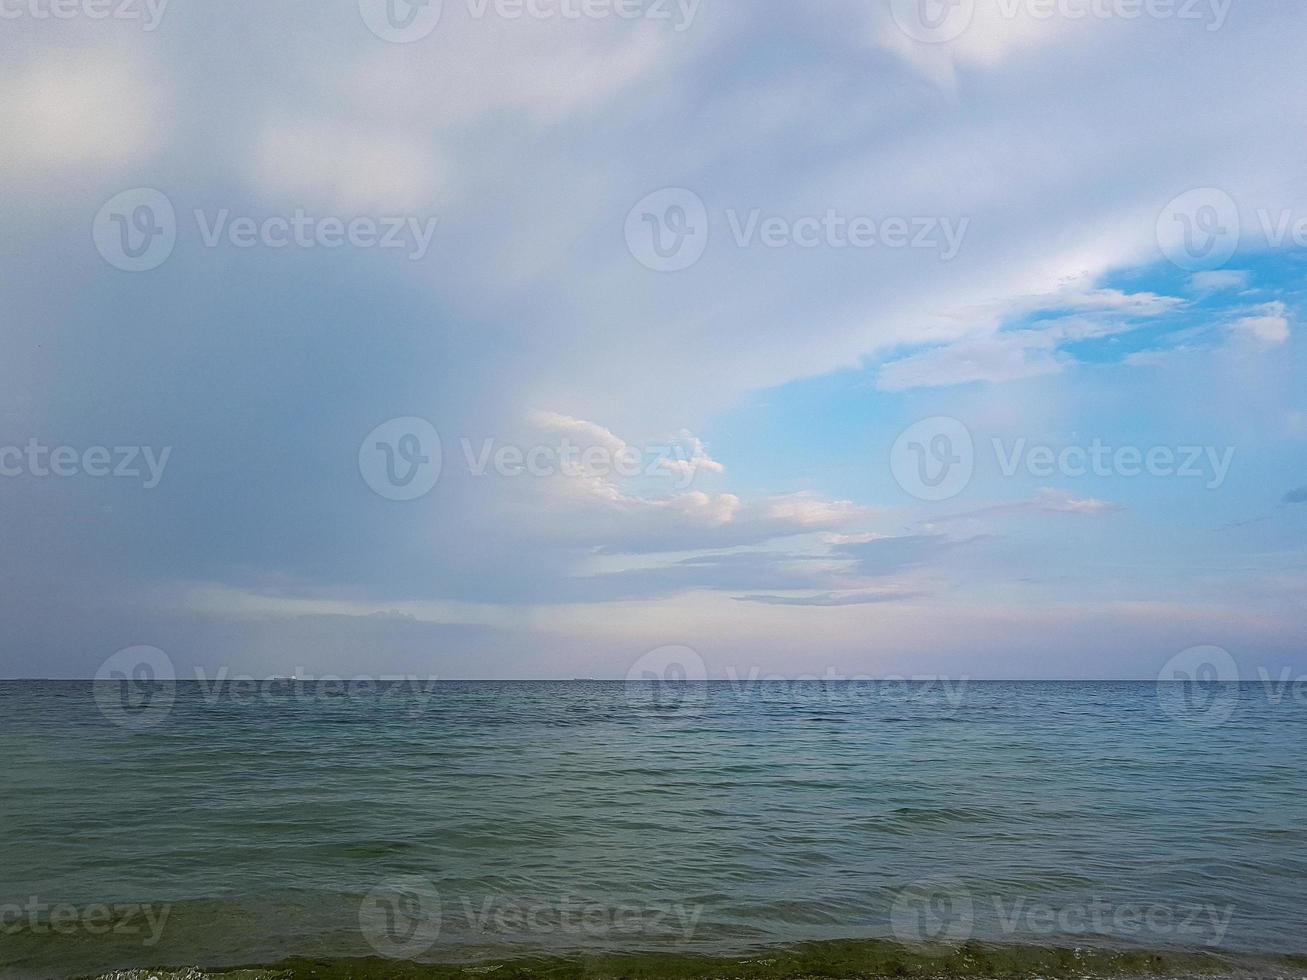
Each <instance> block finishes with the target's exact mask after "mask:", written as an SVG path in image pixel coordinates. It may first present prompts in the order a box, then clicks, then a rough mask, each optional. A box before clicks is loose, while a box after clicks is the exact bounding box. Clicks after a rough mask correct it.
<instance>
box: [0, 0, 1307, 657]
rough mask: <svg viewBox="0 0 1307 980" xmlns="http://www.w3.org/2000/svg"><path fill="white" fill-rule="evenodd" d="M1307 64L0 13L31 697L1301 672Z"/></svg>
mask: <svg viewBox="0 0 1307 980" xmlns="http://www.w3.org/2000/svg"><path fill="white" fill-rule="evenodd" d="M1305 45H1307V10H1303V9H1301V8H1300V5H1298V4H1278V3H1275V4H1273V3H1266V2H1253V0H1233V2H1230V0H1197V2H1194V0H1173V2H1172V0H1148V2H1145V0H1093V2H1091V0H1060V2H1049V0H975V2H974V3H972V2H970V0H955V2H952V3H947V2H936V0H922V2H921V3H918V0H904V2H899V0H893V2H891V0H813V2H811V3H801V4H796V3H790V2H784V3H782V2H771V0H749V2H743V0H699V2H693V0H586V2H584V3H583V2H582V0H531V2H530V3H526V2H516V0H444V2H443V4H442V3H440V2H439V0H430V2H428V3H426V4H424V5H420V6H415V7H411V6H409V5H408V4H407V3H406V2H405V0H361V2H360V0H330V2H324V0H313V2H311V3H310V2H307V0H225V2H223V3H221V4H214V3H200V2H196V0H171V3H165V2H163V0H152V2H150V3H147V2H146V0H0V49H2V51H3V55H2V56H0V214H3V222H2V223H0V258H2V259H3V264H4V270H5V271H4V275H3V276H2V277H0V332H2V333H0V336H3V348H2V349H0V474H2V475H0V508H3V520H2V521H0V554H2V555H3V558H2V559H0V612H2V613H3V617H4V626H5V628H4V631H3V632H4V639H3V641H2V642H0V677H4V676H7V677H28V676H58V677H89V676H93V675H95V674H96V671H97V669H98V668H99V667H100V665H101V664H102V663H103V662H104V661H105V659H106V658H108V657H109V656H110V655H111V654H113V653H114V652H115V651H117V650H120V649H122V648H128V647H133V646H137V645H149V646H154V647H158V648H160V649H162V650H165V651H166V652H167V654H168V655H169V657H170V658H171V659H172V661H173V662H174V663H175V664H176V665H177V669H178V671H179V672H182V673H183V675H184V676H190V672H191V671H192V670H193V669H194V668H196V667H201V668H203V669H205V670H208V671H216V670H218V669H220V668H227V669H230V670H232V671H234V672H248V673H252V674H255V675H257V676H264V675H268V674H289V673H291V672H292V671H296V670H299V671H301V672H302V673H305V674H307V675H321V674H324V673H328V672H343V673H349V674H371V675H384V674H390V673H421V674H423V675H438V676H441V677H451V678H475V677H493V678H499V677H523V678H535V677H565V678H570V677H574V676H593V677H614V678H621V677H625V676H626V675H627V673H628V671H629V670H630V669H632V667H633V665H638V664H640V663H642V662H644V661H642V660H641V658H642V657H644V656H645V655H646V654H647V653H648V652H649V651H655V650H658V649H661V648H664V647H667V646H675V647H689V648H691V649H692V650H694V651H696V652H697V656H699V657H701V658H702V662H703V664H704V665H705V670H706V672H707V674H708V675H709V676H714V677H721V676H730V675H731V674H732V672H734V673H735V674H737V675H740V676H747V675H748V674H749V673H750V672H751V671H760V672H762V673H764V674H781V675H784V676H791V677H792V676H797V675H806V674H815V675H819V676H853V675H896V674H947V675H950V676H962V675H966V676H973V677H1110V678H1134V677H1138V678H1147V679H1152V678H1154V677H1156V676H1157V674H1158V671H1159V669H1161V667H1162V666H1163V664H1165V663H1166V662H1167V661H1168V659H1169V658H1171V657H1172V656H1174V655H1175V654H1177V653H1178V652H1180V651H1182V650H1185V649H1186V648H1189V647H1193V646H1196V645H1207V644H1212V645H1218V646H1222V647H1225V648H1226V649H1228V650H1230V651H1231V653H1232V654H1233V655H1234V657H1235V660H1236V661H1237V662H1238V664H1239V665H1240V668H1241V670H1243V671H1245V672H1247V673H1248V674H1250V675H1251V676H1255V673H1254V672H1255V671H1256V670H1257V669H1258V668H1259V667H1263V666H1264V667H1266V668H1268V669H1270V670H1271V671H1272V673H1278V672H1279V671H1280V670H1281V669H1282V668H1290V669H1292V670H1294V671H1296V672H1297V673H1302V672H1304V671H1307V622H1305V621H1304V617H1303V615H1302V607H1303V601H1302V600H1303V593H1304V589H1305V587H1307V560H1305V559H1307V554H1305V551H1304V532H1305V531H1307V391H1305V388H1304V384H1303V381H1304V378H1307V370H1305V368H1307V364H1305V363H1304V340H1303V338H1304V333H1305V328H1304V326H1303V325H1302V323H1301V319H1300V317H1301V311H1302V310H1303V307H1304V294H1303V277H1302V273H1303V271H1304V268H1307V266H1304V261H1307V131H1305V130H1304V128H1303V127H1302V125H1300V120H1301V118H1302V110H1303V106H1304V104H1307V75H1304V73H1303V71H1302V60H1301V59H1302V51H1303V49H1304V46H1305Z"/></svg>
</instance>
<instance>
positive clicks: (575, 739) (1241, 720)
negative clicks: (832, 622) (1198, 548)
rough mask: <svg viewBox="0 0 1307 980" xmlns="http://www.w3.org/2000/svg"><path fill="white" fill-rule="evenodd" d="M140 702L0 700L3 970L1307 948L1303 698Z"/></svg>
mask: <svg viewBox="0 0 1307 980" xmlns="http://www.w3.org/2000/svg"><path fill="white" fill-rule="evenodd" d="M144 690H145V693H146V694H148V695H149V696H148V697H145V698H139V697H138V696H139V695H140V693H141V692H140V691H137V692H135V694H134V695H132V697H129V700H128V701H127V702H125V705H126V707H125V708H122V709H119V710H113V709H112V705H111V706H110V707H111V710H109V711H108V713H107V714H106V712H105V711H102V710H100V709H101V708H102V707H104V706H105V705H106V703H107V702H106V700H105V690H104V689H103V688H101V689H99V690H95V691H93V687H92V685H91V684H89V683H47V682H0V760H3V761H2V762H0V975H4V976H15V977H17V976H24V977H26V976H67V975H72V974H87V973H94V972H98V971H103V970H108V969H114V968H126V967H132V966H138V967H139V966H187V965H197V964H198V965H202V966H205V967H221V966H228V965H237V964H260V963H272V962H276V961H278V960H281V959H283V958H286V957H295V956H303V957H316V958H322V959H330V960H335V959H341V958H351V957H363V956H374V957H375V956H398V957H410V958H413V959H417V960H422V961H435V962H439V961H453V960H482V959H486V958H488V957H490V958H493V957H506V956H514V955H519V954H536V953H563V952H568V953H575V952H582V953H601V952H617V951H634V950H639V951H652V952H658V951H668V952H672V951H675V952H682V953H687V952H688V953H705V954H739V953H746V952H747V951H749V950H750V949H752V948H754V947H763V946H772V945H776V944H787V943H796V942H805V941H815V940H834V939H876V938H883V939H892V940H896V941H899V942H905V943H909V944H912V943H918V942H919V943H921V944H923V948H925V949H927V950H928V951H929V950H930V949H932V948H934V946H935V945H939V944H956V943H958V942H963V941H966V940H968V939H976V940H982V941H993V942H999V943H1016V944H1033V945H1038V946H1044V947H1052V946H1059V947H1060V946H1103V947H1108V948H1117V949H1130V948H1142V949H1156V950H1174V949H1179V950H1198V951H1202V950H1217V951H1222V952H1231V953H1267V954H1272V953H1273V954H1285V953H1302V952H1304V951H1307V939H1304V930H1303V923H1304V913H1305V912H1307V774H1305V773H1304V766H1303V751H1304V748H1305V747H1307V705H1305V704H1304V703H1303V701H1302V699H1300V698H1296V697H1293V696H1286V697H1278V696H1274V695H1273V694H1272V693H1271V692H1269V691H1268V690H1266V689H1264V688H1262V687H1261V686H1259V685H1251V684H1245V685H1243V686H1239V687H1234V686H1231V687H1228V688H1222V689H1220V690H1219V691H1218V695H1219V699H1224V701H1223V702H1221V703H1222V704H1223V706H1224V707H1225V709H1227V710H1225V711H1223V712H1219V713H1217V714H1203V713H1202V711H1201V710H1198V709H1195V708H1193V707H1192V706H1191V705H1189V704H1188V702H1186V701H1184V700H1183V698H1184V693H1185V692H1178V693H1175V694H1172V693H1171V692H1170V690H1169V689H1168V690H1166V691H1163V692H1162V693H1161V694H1159V690H1158V688H1157V687H1156V686H1154V685H1150V684H1139V683H1119V684H1118V683H971V684H967V685H964V686H954V687H949V686H944V685H937V684H933V683H920V684H894V683H871V682H868V683H845V684H831V685H823V684H820V683H812V684H785V683H765V684H751V685H736V684H731V683H720V684H717V683H713V684H708V685H671V686H669V685H654V684H647V685H643V684H642V685H626V684H621V683H611V684H610V683H599V682H576V683H521V684H507V683H406V684H387V685H381V686H378V685H364V686H355V687H351V688H348V689H347V688H344V687H342V686H332V685H293V684H290V683H285V684H279V685H275V686H272V687H268V686H264V687H262V688H260V689H257V690H250V689H246V690H241V691H234V690H231V689H227V690H223V691H213V690H210V689H208V688H205V687H202V686H199V685H195V684H179V685H177V686H176V687H175V688H171V687H168V688H165V687H163V686H158V687H157V688H147V689H144ZM96 693H98V694H100V695H101V696H100V698H99V699H97V698H96V697H94V696H93V695H94V694H96ZM109 693H110V694H111V695H112V698H117V697H118V695H119V692H118V691H117V689H113V690H111V691H110V692H109ZM127 693H128V694H129V695H131V694H132V692H127ZM1190 693H1191V692H1190ZM1177 699H1178V700H1177ZM1200 707H1201V706H1200ZM1186 712H1188V713H1186ZM1226 714H1228V718H1227V717H1225V715H1226ZM102 909H103V910H102ZM133 910H134V914H133ZM129 915H130V916H131V918H130V921H129V918H128V917H129ZM55 925H58V928H55ZM106 926H112V928H111V929H106Z"/></svg>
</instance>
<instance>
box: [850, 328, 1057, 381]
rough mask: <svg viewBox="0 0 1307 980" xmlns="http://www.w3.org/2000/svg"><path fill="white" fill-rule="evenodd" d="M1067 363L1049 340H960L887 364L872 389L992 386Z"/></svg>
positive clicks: (1021, 336) (1025, 336)
mask: <svg viewBox="0 0 1307 980" xmlns="http://www.w3.org/2000/svg"><path fill="white" fill-rule="evenodd" d="M1067 363H1068V359H1067V358H1065V357H1060V356H1059V355H1058V354H1057V352H1056V350H1055V349H1054V343H1053V338H1052V337H1049V336H1047V335H1045V334H1041V333H1039V332H1036V331H1023V332H1021V333H1018V334H1000V335H997V336H994V337H985V338H979V339H976V340H967V341H961V342H959V343H956V344H951V345H949V346H948V347H937V348H935V349H934V350H929V351H925V352H923V353H920V354H913V355H911V356H909V357H905V358H903V359H901V360H898V361H891V362H890V363H888V364H886V365H884V366H883V367H881V369H880V371H879V373H878V374H877V376H876V386H877V387H878V388H880V390H881V391H907V390H909V389H912V388H944V387H949V386H951V385H960V384H967V383H969V382H975V381H986V382H990V383H994V384H996V383H1000V382H1004V381H1020V380H1023V379H1025V378H1036V377H1039V376H1041V375H1046V374H1058V373H1059V372H1061V371H1062V370H1063V369H1064V368H1065V367H1066V365H1067Z"/></svg>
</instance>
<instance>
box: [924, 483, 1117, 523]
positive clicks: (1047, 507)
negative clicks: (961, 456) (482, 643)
mask: <svg viewBox="0 0 1307 980" xmlns="http://www.w3.org/2000/svg"><path fill="white" fill-rule="evenodd" d="M1124 509H1125V508H1124V507H1122V506H1121V505H1120V504H1116V503H1112V502H1111V501H1108V500H1098V499H1096V498H1094V497H1079V496H1076V495H1075V494H1073V493H1071V492H1069V491H1066V490H1056V489H1054V488H1052V487H1042V488H1041V489H1039V490H1038V491H1037V492H1036V493H1035V496H1034V498H1033V499H1032V500H1023V501H1020V502H1017V503H1011V504H995V505H994V506H992V507H982V508H980V509H979V510H971V511H966V512H965V513H961V514H952V515H949V516H946V517H937V518H934V519H933V521H934V522H935V523H940V522H944V521H960V520H971V519H975V518H982V517H1017V516H1022V515H1030V514H1065V515H1070V516H1075V517H1103V516H1106V515H1108V514H1116V513H1119V512H1121V511H1123V510H1124Z"/></svg>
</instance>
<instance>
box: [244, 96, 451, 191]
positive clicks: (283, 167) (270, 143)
mask: <svg viewBox="0 0 1307 980" xmlns="http://www.w3.org/2000/svg"><path fill="white" fill-rule="evenodd" d="M251 153H252V155H251V159H250V161H249V164H248V167H249V175H250V177H251V179H252V180H253V181H254V182H255V184H256V185H257V186H258V187H259V189H260V190H261V192H262V193H263V194H264V195H265V196H266V197H269V198H275V199H280V202H281V203H282V204H283V206H285V207H287V208H290V207H304V208H306V209H312V208H330V209H332V210H334V211H335V212H337V213H338V214H346V215H352V214H355V213H363V212H371V213H377V212H379V211H390V212H392V213H395V212H405V211H412V210H415V209H420V208H424V207H431V206H432V205H433V204H434V203H436V201H437V200H439V198H440V197H441V196H442V193H443V192H445V190H446V188H447V185H448V182H449V179H450V166H449V164H448V163H447V162H446V161H445V160H444V159H443V158H442V157H441V156H440V155H439V154H437V153H436V151H435V150H433V149H432V148H431V146H430V145H429V143H428V141H427V140H425V139H423V138H422V137H421V136H420V135H417V134H414V133H411V132H405V131H402V130H398V129H380V128H371V127H368V126H353V125H347V124H344V123H340V122H336V121H331V120H326V119H314V120H309V119H296V118H294V117H289V116H283V117H280V118H275V119H270V120H268V121H267V122H266V123H265V125H264V127H263V129H262V131H261V132H260V133H259V135H258V137H257V141H256V144H255V146H254V147H253V149H252V151H251Z"/></svg>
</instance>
